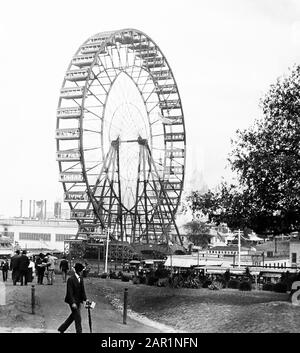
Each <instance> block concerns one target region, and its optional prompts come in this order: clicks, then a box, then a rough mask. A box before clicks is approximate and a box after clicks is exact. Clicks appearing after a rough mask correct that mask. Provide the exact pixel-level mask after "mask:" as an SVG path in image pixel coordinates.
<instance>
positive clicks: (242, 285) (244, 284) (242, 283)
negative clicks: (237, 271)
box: [239, 281, 252, 291]
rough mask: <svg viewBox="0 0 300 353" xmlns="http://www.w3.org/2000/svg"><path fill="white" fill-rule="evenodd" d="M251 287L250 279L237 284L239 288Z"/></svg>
mask: <svg viewBox="0 0 300 353" xmlns="http://www.w3.org/2000/svg"><path fill="white" fill-rule="evenodd" d="M251 289H252V284H251V282H250V281H243V282H241V283H240V284H239V290H242V291H246V290H251Z"/></svg>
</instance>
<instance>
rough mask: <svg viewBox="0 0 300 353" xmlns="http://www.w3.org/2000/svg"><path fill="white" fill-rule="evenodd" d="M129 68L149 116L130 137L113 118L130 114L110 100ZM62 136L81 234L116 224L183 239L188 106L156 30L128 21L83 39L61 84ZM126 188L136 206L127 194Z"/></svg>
mask: <svg viewBox="0 0 300 353" xmlns="http://www.w3.org/2000/svg"><path fill="white" fill-rule="evenodd" d="M122 73H123V74H125V75H126V76H127V77H128V78H129V79H130V80H131V81H132V82H133V84H134V85H135V87H136V89H137V92H138V94H139V96H140V97H141V101H142V102H143V104H144V108H145V112H146V118H147V119H145V118H143V119H144V120H145V121H143V123H144V125H145V128H144V127H141V128H140V132H141V133H140V132H139V134H138V136H136V138H134V139H127V140H126V139H122V138H121V132H119V130H118V129H121V128H119V127H118V126H114V124H113V122H114V119H115V116H118V117H119V116H123V115H124V112H123V111H122V109H123V106H122V104H119V105H118V106H117V107H115V106H114V104H117V103H116V102H112V103H110V102H111V100H110V95H111V92H112V91H113V90H114V87H116V82H117V81H119V82H120V83H119V85H120V87H121V81H120V79H119V78H120V75H121V74H122ZM123 77H125V76H122V78H123ZM123 80H125V79H123ZM122 82H123V81H122ZM124 82H125V81H124ZM125 83H126V82H125ZM124 92H125V93H126V90H124ZM125 93H124V94H125ZM122 94H123V93H122ZM122 97H123V98H124V97H125V95H124V96H122ZM122 97H121V103H122ZM127 98H128V97H127V96H126V99H127ZM115 101H117V99H115ZM109 103H110V105H112V107H110V106H109ZM124 106H125V108H126V109H127V115H128V118H126V119H128V121H130V123H132V124H133V126H134V123H135V122H136V121H134V120H130V119H138V118H136V117H135V116H138V115H141V113H140V111H139V110H140V109H139V107H138V106H137V105H135V104H133V103H132V104H131V103H130V102H129V103H128V102H126V104H125V105H124ZM125 108H124V109H125ZM130 109H132V111H131V110H130ZM109 110H113V114H112V113H109V112H108V111H109ZM119 111H121V113H120V112H119ZM133 113H134V114H133ZM109 114H110V115H109ZM122 114H123V115H122ZM132 116H134V118H132ZM109 119H110V120H109ZM141 119H142V118H141ZM141 119H138V120H141ZM94 121H95V122H94ZM132 121H133V122H132ZM126 122H127V121H126V120H125V123H126ZM122 123H123V122H122ZM141 124H142V123H141ZM128 125H129V124H128ZM108 126H109V127H108ZM111 131H113V133H114V134H116V135H115V137H116V138H114V139H113V138H111ZM118 134H119V135H118ZM108 135H109V136H108ZM145 137H146V138H145ZM56 140H57V161H58V164H59V181H60V182H62V184H63V189H64V200H65V201H66V202H68V204H69V206H70V209H71V219H74V220H76V221H77V223H78V225H79V231H78V234H77V236H80V235H84V236H87V237H88V238H97V237H98V238H99V239H101V238H104V237H105V236H106V235H105V234H104V232H103V230H104V229H111V234H110V238H111V239H115V240H122V241H127V240H129V242H132V243H145V244H149V243H162V242H169V240H170V231H171V230H174V231H175V234H176V235H177V241H178V242H179V243H180V244H181V245H182V239H181V237H180V236H179V232H178V228H177V225H176V220H175V215H176V211H177V209H178V205H179V202H180V197H181V194H182V189H183V182H184V171H185V157H186V136H185V125H184V114H183V109H182V104H181V99H180V95H179V91H178V87H177V84H176V81H175V78H174V76H173V72H172V70H171V68H170V66H169V64H168V62H167V60H166V58H165V56H164V55H163V53H162V52H161V50H160V48H159V47H158V46H157V44H156V43H154V41H153V40H152V39H150V37H148V36H147V35H146V34H144V33H143V32H141V31H138V30H135V29H123V30H118V31H112V32H103V33H99V34H96V35H94V36H92V37H90V38H88V39H87V40H86V41H85V42H84V43H83V44H82V45H81V46H80V47H79V49H78V50H77V52H76V53H75V55H74V56H73V58H72V60H71V62H70V64H69V66H68V69H67V72H66V75H65V78H64V80H63V83H62V88H61V91H60V98H59V103H58V109H57V124H56ZM125 144H134V145H136V146H138V148H137V147H136V150H137V149H138V152H136V160H138V162H136V163H137V170H136V179H134V180H131V179H128V178H127V179H126V178H125V177H124V169H125V166H124V163H123V164H122V163H120V153H121V152H120V151H121V148H122V146H124V145H125ZM93 159H95V160H93ZM134 173H135V172H134ZM122 183H123V184H122ZM126 183H127V184H126ZM130 183H131V184H130ZM134 183H135V184H134ZM124 185H125V187H124ZM128 185H135V190H134V191H135V192H133V191H132V190H131V194H130V193H129V192H128V191H127V189H130V188H129V186H128ZM122 187H123V189H125V191H124V190H122ZM126 193H128V195H127V197H128V200H131V204H130V202H129V201H128V205H129V206H127V205H125V202H124V198H123V199H122V197H124V194H126Z"/></svg>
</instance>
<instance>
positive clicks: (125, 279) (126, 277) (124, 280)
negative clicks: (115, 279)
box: [121, 273, 132, 282]
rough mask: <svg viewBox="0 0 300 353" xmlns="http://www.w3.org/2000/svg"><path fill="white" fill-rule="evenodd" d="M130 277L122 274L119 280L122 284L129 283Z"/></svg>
mask: <svg viewBox="0 0 300 353" xmlns="http://www.w3.org/2000/svg"><path fill="white" fill-rule="evenodd" d="M131 277H132V276H131V275H129V274H125V273H123V274H122V277H121V280H122V282H129V280H130V279H131Z"/></svg>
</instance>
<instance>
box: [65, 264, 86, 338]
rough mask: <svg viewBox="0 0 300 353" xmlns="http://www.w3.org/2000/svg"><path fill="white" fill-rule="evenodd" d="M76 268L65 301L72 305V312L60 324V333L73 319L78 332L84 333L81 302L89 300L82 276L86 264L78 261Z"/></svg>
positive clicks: (68, 282) (68, 285) (70, 279)
mask: <svg viewBox="0 0 300 353" xmlns="http://www.w3.org/2000/svg"><path fill="white" fill-rule="evenodd" d="M74 269H75V273H74V274H73V275H72V276H71V277H69V278H68V281H67V293H66V297H65V302H66V303H67V304H69V306H70V309H71V314H70V316H69V317H68V318H67V320H66V321H65V322H64V323H63V324H61V325H60V326H59V328H58V331H59V332H60V333H64V332H65V331H66V330H67V329H68V327H69V326H70V325H71V324H72V322H73V321H75V328H76V333H82V326H81V314H80V306H81V303H83V302H84V301H87V298H86V294H85V288H84V283H83V278H82V271H83V269H84V266H83V265H82V264H81V263H79V262H77V263H76V264H75V266H74Z"/></svg>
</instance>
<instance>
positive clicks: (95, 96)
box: [88, 89, 104, 106]
mask: <svg viewBox="0 0 300 353" xmlns="http://www.w3.org/2000/svg"><path fill="white" fill-rule="evenodd" d="M88 92H89V93H90V94H91V95H92V96H93V97H94V98H95V99H97V101H98V102H99V103H100V104H102V106H103V105H104V103H103V102H102V101H101V100H100V99H99V98H98V97H97V95H95V94H94V93H93V92H92V91H91V90H90V89H88Z"/></svg>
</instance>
